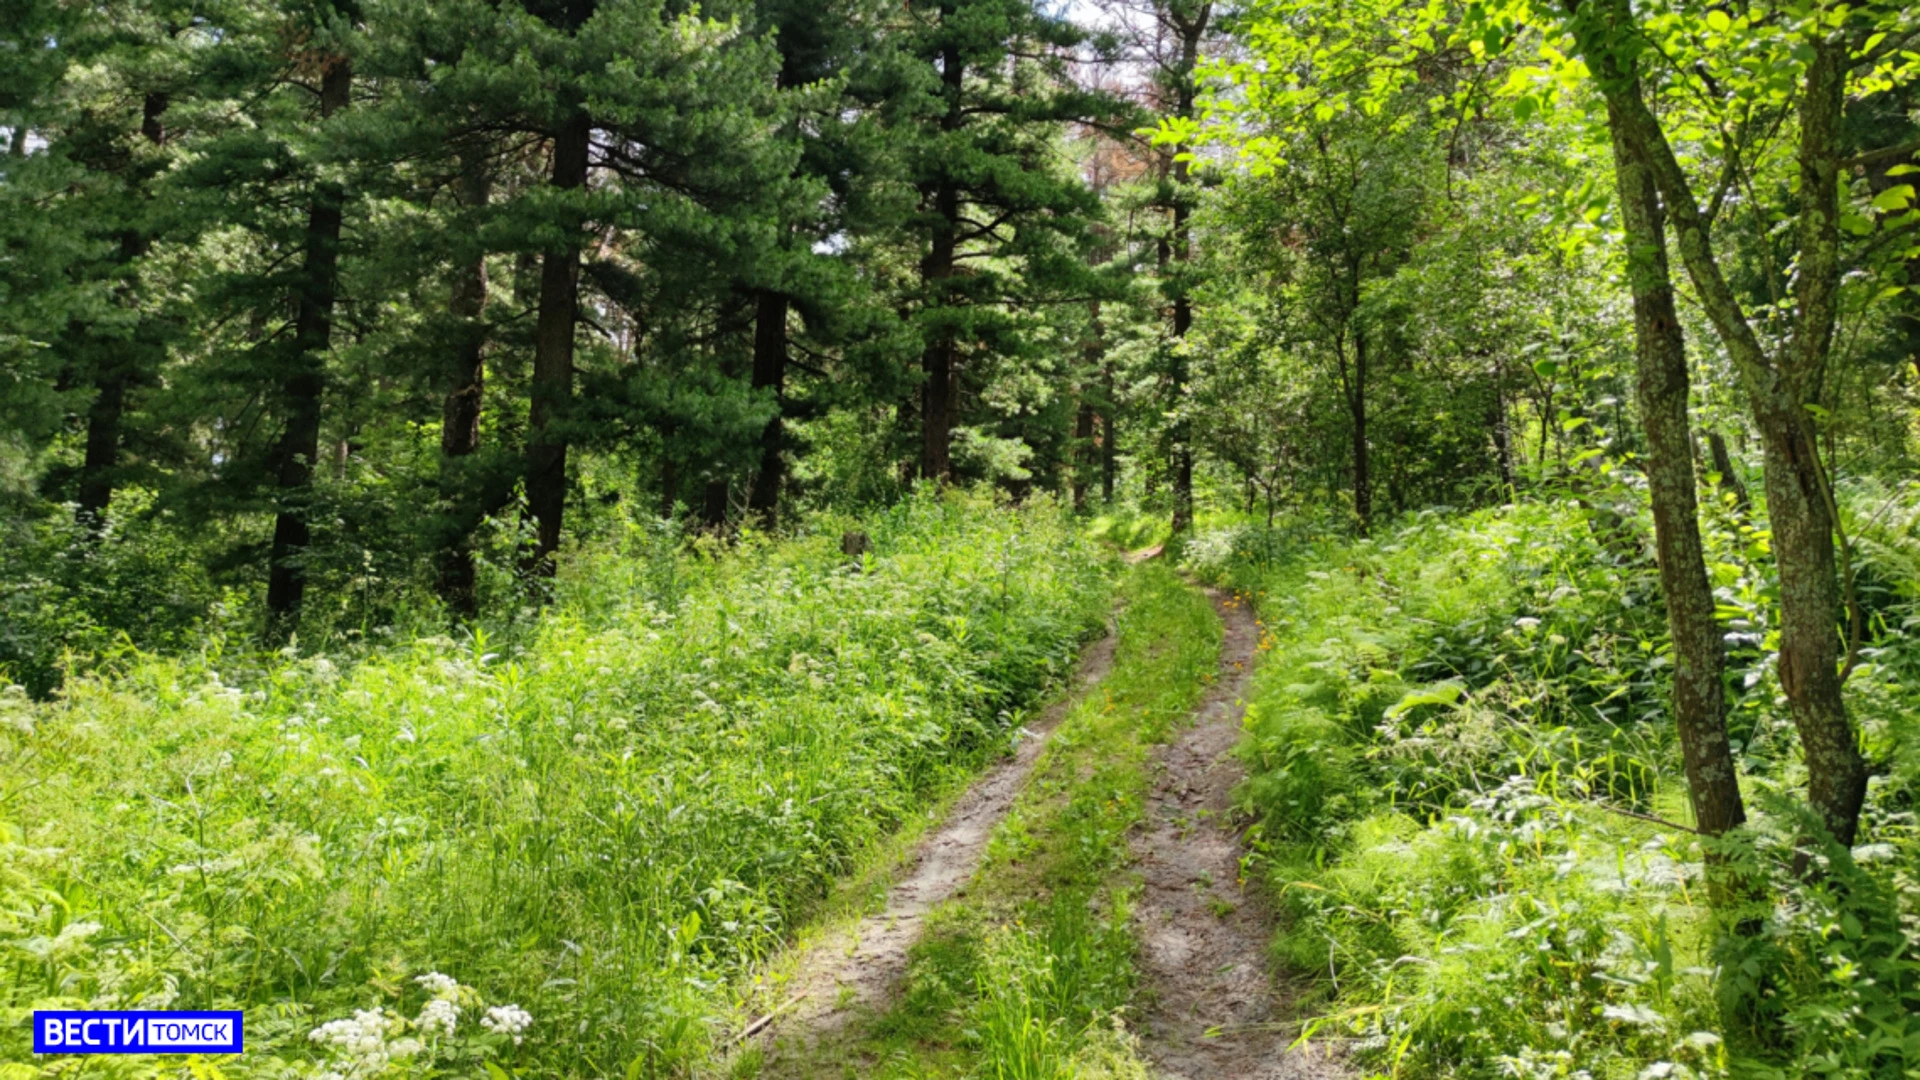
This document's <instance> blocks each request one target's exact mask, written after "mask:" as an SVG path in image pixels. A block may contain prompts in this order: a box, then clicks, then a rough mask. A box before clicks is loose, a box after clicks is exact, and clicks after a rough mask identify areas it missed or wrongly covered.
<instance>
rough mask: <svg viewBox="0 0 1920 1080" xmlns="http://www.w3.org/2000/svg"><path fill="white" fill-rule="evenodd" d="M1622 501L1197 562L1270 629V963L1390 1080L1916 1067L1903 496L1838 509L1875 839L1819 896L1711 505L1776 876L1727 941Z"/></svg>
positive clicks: (1752, 608) (1754, 533) (1869, 823)
mask: <svg viewBox="0 0 1920 1080" xmlns="http://www.w3.org/2000/svg"><path fill="white" fill-rule="evenodd" d="M1613 509H1614V510H1615V511H1616V512H1619V511H1621V510H1622V509H1624V517H1623V518H1622V517H1617V516H1611V515H1610V516H1606V517H1601V516H1599V515H1596V514H1593V513H1592V512H1591V511H1589V510H1588V509H1584V508H1582V507H1581V506H1580V505H1578V504H1576V503H1573V502H1567V503H1560V504H1537V503H1536V504H1523V505H1518V506H1509V507H1505V508H1499V509H1493V510H1486V511H1481V512H1477V513H1472V514H1455V515H1447V514H1426V515H1422V516H1420V517H1418V518H1414V519H1409V520H1408V521H1406V522H1404V523H1402V524H1401V525H1400V526H1399V527H1397V528H1394V529H1391V530H1386V531H1383V533H1382V534H1381V535H1380V536H1379V537H1378V538H1377V539H1376V540H1373V541H1364V540H1363V541H1358V542H1322V543H1317V544H1313V543H1308V544H1301V543H1295V544H1292V545H1289V546H1287V547H1286V548H1284V549H1282V553H1281V554H1278V555H1276V554H1275V549H1274V546H1273V545H1272V544H1269V543H1267V542H1266V538H1263V537H1261V536H1259V535H1258V534H1259V530H1258V529H1256V528H1254V527H1251V526H1247V527H1241V528H1239V529H1237V530H1232V529H1230V530H1224V531H1223V532H1221V533H1220V534H1217V535H1215V536H1212V537H1210V538H1207V537H1203V538H1202V539H1201V540H1198V541H1196V542H1195V544H1193V545H1191V546H1190V547H1189V549H1188V555H1189V559H1190V561H1191V562H1193V564H1194V565H1195V568H1196V569H1197V570H1198V571H1200V572H1202V573H1205V574H1208V575H1211V576H1214V577H1217V578H1219V579H1221V580H1230V581H1232V582H1233V583H1234V584H1236V586H1237V587H1239V588H1242V589H1245V590H1247V591H1250V592H1252V593H1254V594H1255V596H1256V598H1257V605H1258V610H1259V611H1260V613H1261V619H1262V623H1263V628H1264V636H1263V639H1262V642H1261V652H1262V662H1261V664H1260V667H1259V669H1258V673H1257V676H1256V679H1255V682H1254V688H1253V691H1252V694H1253V696H1252V699H1251V705H1250V709H1249V714H1248V717H1249V718H1248V735H1247V737H1246V741H1245V743H1244V745H1243V748H1242V752H1243V754H1244V757H1245V760H1246V762H1247V764H1248V767H1249V772H1250V778H1249V780H1248V781H1247V783H1246V785H1245V786H1244V788H1243V790H1242V792H1241V799H1242V801H1243V804H1244V806H1245V808H1246V809H1247V810H1248V811H1249V812H1250V813H1251V814H1253V815H1254V816H1255V817H1256V818H1257V820H1258V825H1257V826H1256V828H1255V830H1254V832H1253V834H1252V835H1253V837H1254V839H1255V843H1256V847H1257V852H1258V858H1259V865H1260V867H1261V872H1262V877H1263V878H1264V880H1265V881H1266V882H1267V884H1268V885H1269V887H1270V889H1271V891H1272V893H1273V894H1274V895H1275V896H1276V897H1277V898H1278V906H1279V908H1280V910H1281V913H1282V923H1283V925H1282V928H1281V929H1280V931H1279V933H1278V936H1277V939H1276V941H1275V946H1274V947H1275V950H1276V953H1277V954H1278V955H1277V959H1278V960H1279V961H1280V962H1281V964H1282V965H1283V966H1284V967H1286V968H1288V969H1291V970H1292V971H1295V972H1298V973H1302V974H1304V975H1307V976H1309V977H1317V979H1318V982H1317V985H1316V988H1315V991H1314V992H1315V994H1316V995H1317V1000H1316V999H1312V998H1310V999H1309V1001H1308V1006H1309V1007H1310V1008H1312V1009H1314V1010H1315V1011H1317V1013H1318V1015H1319V1016H1320V1017H1321V1019H1320V1020H1319V1022H1318V1023H1317V1024H1315V1025H1314V1030H1315V1032H1316V1034H1317V1035H1318V1036H1320V1037H1325V1038H1334V1039H1343V1040H1347V1041H1348V1042H1349V1044H1350V1045H1351V1046H1352V1048H1353V1049H1354V1051H1355V1060H1356V1061H1357V1062H1358V1063H1359V1064H1360V1065H1361V1066H1362V1067H1363V1068H1365V1069H1369V1070H1372V1071H1373V1073H1374V1074H1376V1075H1380V1076H1392V1077H1410V1078H1411V1077H1460V1078H1466V1077H1473V1078H1482V1077H1486V1078H1492V1077H1538V1078H1542V1080H1544V1078H1548V1077H1573V1078H1581V1077H1586V1078H1592V1080H1599V1078H1647V1077H1653V1078H1658V1077H1689V1076H1736V1077H1749V1076H1751V1077H1783V1078H1784V1077H1800V1076H1829V1077H1858V1078H1862V1080H1866V1078H1872V1080H1892V1078H1895V1077H1910V1076H1913V1075H1916V1074H1920V842H1916V831H1915V820H1914V810H1915V797H1916V794H1917V793H1920V783H1917V782H1916V781H1917V780H1920V753H1916V749H1917V748H1920V650H1917V649H1916V648H1915V646H1914V643H1913V640H1912V638H1911V637H1910V635H1911V634H1912V633H1913V632H1914V631H1915V630H1916V629H1920V609H1916V607H1915V606H1914V603H1915V599H1916V597H1915V595H1914V592H1915V589H1916V586H1915V584H1914V583H1915V582H1916V581H1920V578H1914V577H1911V576H1907V577H1905V578H1904V579H1903V578H1902V576H1901V575H1902V568H1903V567H1904V568H1906V569H1907V570H1910V569H1911V567H1912V566H1914V565H1920V563H1916V560H1915V553H1916V552H1920V498H1915V497H1914V494H1913V493H1912V492H1906V493H1901V492H1888V491H1859V490H1856V491H1854V492H1852V493H1850V495H1849V506H1848V513H1849V516H1850V518H1851V519H1852V521H1853V523H1854V524H1855V525H1856V528H1855V529H1854V535H1856V536H1858V537H1861V538H1862V539H1861V540H1860V541H1859V546H1860V549H1861V552H1862V555H1861V562H1860V564H1859V568H1858V569H1859V581H1860V587H1861V593H1862V598H1863V603H1864V606H1865V607H1866V609H1867V610H1868V612H1869V615H1870V621H1871V625H1872V633H1871V634H1870V636H1869V640H1868V641H1867V643H1866V644H1867V648H1866V649H1865V652H1864V654H1863V655H1864V658H1865V662H1864V664H1863V666H1862V667H1861V669H1860V670H1858V671H1857V672H1856V673H1855V675H1854V677H1853V679H1852V681H1851V682H1850V683H1849V686H1848V698H1849V703H1850V708H1851V709H1852V711H1853V715H1854V717H1855V719H1856V721H1857V722H1858V724H1859V725H1860V727H1861V730H1862V733H1863V740H1864V743H1865V746H1866V749H1867V751H1868V753H1869V756H1870V757H1871V758H1872V759H1873V760H1874V761H1875V762H1876V763H1877V766H1876V771H1877V772H1878V773H1879V775H1877V776H1876V777H1875V779H1874V781H1873V784H1872V789H1871V792H1870V795H1869V806H1868V810H1867V814H1866V817H1865V820H1864V822H1863V835H1862V837H1861V839H1860V842H1859V844H1858V845H1857V846H1856V847H1855V848H1853V849H1852V850H1851V851H1847V850H1843V849H1830V850H1828V851H1826V852H1825V854H1824V859H1825V865H1826V873H1825V875H1824V877H1822V878H1820V879H1819V880H1818V881H1816V882H1813V883H1808V882H1805V881H1802V880H1800V879H1798V878H1796V877H1795V876H1794V874H1793V872H1792V869H1791V867H1792V861H1793V859H1792V849H1793V840H1794V837H1796V836H1797V835H1802V830H1803V829H1804V828H1805V827H1806V825H1807V821H1806V818H1805V817H1804V815H1803V814H1802V813H1800V811H1799V810H1798V803H1799V799H1800V792H1801V791H1802V788H1803V784H1804V770H1803V767H1802V765H1801V763H1800V761H1799V759H1798V754H1797V747H1796V745H1795V740H1794V734H1793V729H1792V726H1791V724H1790V722H1789V720H1788V718H1787V716H1786V712H1785V708H1784V700H1783V699H1782V698H1781V697H1780V696H1779V693H1780V691H1779V687H1778V682H1777V676H1776V674H1775V672H1774V666H1773V665H1774V660H1773V649H1774V648H1775V644H1776V637H1775V631H1774V629H1773V627H1772V623H1771V619H1770V614H1771V611H1772V602H1773V598H1774V589H1775V585H1774V583H1773V581H1772V579H1771V573H1772V569H1771V560H1770V559H1769V558H1768V557H1767V537H1766V534H1765V533H1764V531H1763V530H1762V529H1760V528H1758V527H1756V526H1755V525H1753V524H1751V523H1748V522H1745V521H1743V520H1741V519H1740V518H1738V517H1737V516H1736V515H1734V514H1732V513H1731V512H1728V511H1725V510H1723V509H1722V508H1714V510H1713V512H1712V513H1711V514H1710V515H1709V526H1710V528H1709V537H1708V541H1709V547H1710V551H1709V557H1710V560H1711V563H1712V565H1711V567H1710V571H1711V576H1712V578H1713V580H1714V584H1715V586H1716V592H1717V594H1718V596H1719V600H1720V605H1721V610H1720V615H1721V618H1722V620H1723V622H1724V624H1725V626H1726V631H1727V635H1728V637H1727V641H1728V645H1729V659H1730V669H1731V670H1730V671H1729V676H1728V683H1729V692H1730V703H1731V712H1732V728H1733V733H1734V736H1735V740H1736V745H1737V751H1738V754H1739V758H1740V762H1741V766H1742V769H1743V778H1742V783H1743V786H1744V787H1745V789H1746V792H1747V797H1748V804H1749V809H1750V814H1751V815H1752V817H1753V818H1754V822H1753V827H1752V829H1751V832H1750V833H1749V834H1748V835H1747V836H1745V837H1744V838H1743V839H1742V841H1741V843H1740V845H1738V847H1737V849H1736V857H1738V858H1740V859H1742V860H1744V861H1745V862H1746V864H1747V866H1748V868H1749V872H1750V873H1752V874H1755V875H1758V876H1759V877H1760V878H1761V880H1763V881H1764V882H1765V885H1764V887H1763V888H1762V889H1761V893H1762V895H1763V900H1762V901H1761V902H1760V903H1759V904H1758V905H1756V906H1755V908H1753V909H1750V910H1748V911H1746V912H1744V913H1743V914H1742V918H1743V919H1744V921H1745V925H1744V926H1742V927H1741V929H1740V930H1739V932H1738V933H1736V934H1734V935H1731V936H1730V937H1727V938H1723V937H1722V935H1717V934H1716V933H1715V930H1714V927H1715V922H1714V919H1713V916H1712V915H1711V913H1710V912H1709V911H1708V908H1707V904H1706V896H1705V890H1704V888H1703V884H1702V881H1701V866H1702V858H1703V855H1702V851H1701V848H1700V845H1699V844H1698V843H1697V842H1696V837H1695V836H1694V835H1693V834H1691V833H1689V832H1687V831H1685V829H1684V828H1679V827H1673V826H1685V825H1686V824H1688V823H1689V821H1690V817H1689V811H1688V805H1687V802H1686V797H1685V786H1684V778H1683V773H1682V772H1681V770H1680V763H1679V760H1678V752H1677V747H1676V746H1675V740H1674V737H1673V731H1672V723H1671V719H1670V716H1669V713H1668V709H1667V704H1666V700H1665V697H1664V695H1665V692H1666V690H1665V687H1666V685H1667V679H1666V678H1665V675H1666V668H1667V666H1668V664H1669V663H1670V658H1669V655H1668V647H1667V643H1666V631H1665V621H1664V613H1663V608H1662V606H1661V599H1660V595H1659V592H1658V582H1657V577H1656V575H1655V571H1654V567H1653V565H1652V561H1651V555H1650V537H1649V536H1648V535H1647V533H1648V526H1647V524H1646V520H1645V512H1644V507H1636V506H1634V505H1632V504H1630V503H1629V504H1627V505H1626V506H1625V507H1624V508H1618V507H1616V508H1613ZM1760 520H1761V521H1764V518H1762V519H1760ZM1202 557H1204V558H1202ZM1633 815H1639V816H1633ZM1647 818H1657V819H1662V820H1664V821H1666V822H1671V823H1673V825H1671V826H1670V825H1663V824H1659V823H1656V822H1652V821H1648V820H1645V819H1647Z"/></svg>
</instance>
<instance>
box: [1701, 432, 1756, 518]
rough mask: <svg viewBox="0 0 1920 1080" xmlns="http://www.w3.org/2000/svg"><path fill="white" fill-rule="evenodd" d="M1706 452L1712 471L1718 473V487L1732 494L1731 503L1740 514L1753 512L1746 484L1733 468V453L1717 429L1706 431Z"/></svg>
mask: <svg viewBox="0 0 1920 1080" xmlns="http://www.w3.org/2000/svg"><path fill="white" fill-rule="evenodd" d="M1707 453H1708V455H1709V458H1710V460H1711V461H1712V462H1713V471H1714V472H1717V473H1719V474H1720V487H1721V489H1722V490H1724V491H1727V492H1730V493H1731V494H1732V495H1733V505H1734V507H1735V508H1736V509H1738V510H1739V511H1740V512H1741V513H1742V514H1750V513H1752V512H1753V497H1752V496H1750V495H1748V494H1747V485H1746V484H1745V482H1743V481H1742V480H1741V479H1740V474H1739V473H1737V472H1735V471H1734V469H1733V455H1732V454H1730V453H1728V452H1727V439H1726V436H1724V435H1722V434H1720V433H1719V432H1717V431H1709V432H1707Z"/></svg>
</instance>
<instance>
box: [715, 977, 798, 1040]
mask: <svg viewBox="0 0 1920 1080" xmlns="http://www.w3.org/2000/svg"><path fill="white" fill-rule="evenodd" d="M812 993H813V991H811V990H802V991H801V992H799V993H797V994H795V995H793V996H792V997H790V998H788V999H787V1000H785V1001H783V1002H781V1003H780V1004H779V1005H778V1006H776V1007H775V1008H774V1010H773V1011H772V1012H770V1013H768V1014H767V1015H765V1016H763V1017H761V1018H760V1019H758V1020H755V1021H754V1022H753V1023H751V1024H748V1025H747V1026H746V1029H745V1030H743V1031H741V1032H740V1034H738V1035H735V1036H734V1037H733V1039H732V1040H731V1041H732V1042H733V1043H734V1044H739V1043H743V1042H746V1041H747V1040H748V1039H751V1038H753V1037H754V1036H755V1035H758V1034H760V1033H761V1032H762V1031H765V1030H766V1027H767V1025H768V1024H771V1023H773V1022H774V1020H775V1019H776V1018H778V1017H779V1015H780V1014H781V1013H783V1012H786V1011H787V1010H788V1009H791V1008H793V1007H794V1006H795V1005H798V1004H800V1003H801V1002H802V1001H805V1000H806V999H807V998H808V997H809V996H810V995H811V994H812Z"/></svg>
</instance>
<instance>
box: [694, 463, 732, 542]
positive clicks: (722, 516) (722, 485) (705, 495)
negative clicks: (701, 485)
mask: <svg viewBox="0 0 1920 1080" xmlns="http://www.w3.org/2000/svg"><path fill="white" fill-rule="evenodd" d="M730 490H731V489H730V488H729V486H728V484H727V481H726V478H725V477H720V478H717V479H712V480H708V481H707V483H706V487H705V489H704V490H703V491H702V493H701V499H700V523H701V524H703V525H705V526H706V527H707V528H708V529H711V530H713V531H715V532H718V531H719V530H721V529H723V528H725V527H726V524H727V496H728V494H729V493H730Z"/></svg>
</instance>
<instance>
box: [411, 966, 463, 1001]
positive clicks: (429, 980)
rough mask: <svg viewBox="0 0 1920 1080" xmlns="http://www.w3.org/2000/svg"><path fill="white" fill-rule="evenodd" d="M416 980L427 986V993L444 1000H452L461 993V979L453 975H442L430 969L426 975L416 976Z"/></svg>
mask: <svg viewBox="0 0 1920 1080" xmlns="http://www.w3.org/2000/svg"><path fill="white" fill-rule="evenodd" d="M413 981H414V982H416V983H419V984H420V985H421V986H424V987H426V988H427V993H429V994H431V995H433V996H434V997H436V998H440V999H442V1000H444V1001H452V1000H453V999H454V998H455V997H457V996H458V995H459V993H460V981H459V980H458V979H455V978H454V977H453V976H451V975H442V974H440V973H439V972H437V971H429V972H427V973H426V974H425V975H419V976H415V977H414V980H413Z"/></svg>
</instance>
